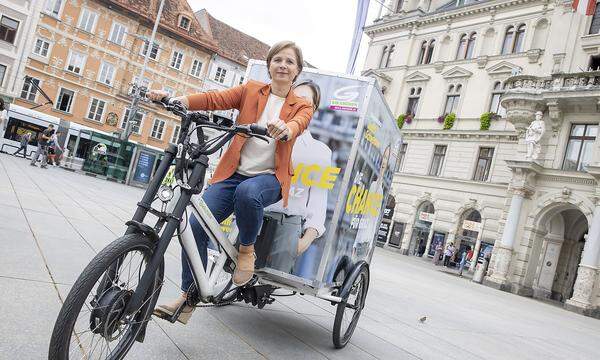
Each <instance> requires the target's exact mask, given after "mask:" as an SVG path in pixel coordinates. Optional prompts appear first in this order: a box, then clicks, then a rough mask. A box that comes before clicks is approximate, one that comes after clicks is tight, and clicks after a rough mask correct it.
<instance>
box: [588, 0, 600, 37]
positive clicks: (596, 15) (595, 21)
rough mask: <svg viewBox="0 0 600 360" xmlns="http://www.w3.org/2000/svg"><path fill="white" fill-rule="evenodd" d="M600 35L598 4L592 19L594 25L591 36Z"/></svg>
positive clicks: (591, 27) (599, 6)
mask: <svg viewBox="0 0 600 360" xmlns="http://www.w3.org/2000/svg"><path fill="white" fill-rule="evenodd" d="M598 33H600V4H599V3H598V2H596V11H594V16H593V17H592V25H591V26H590V34H598Z"/></svg>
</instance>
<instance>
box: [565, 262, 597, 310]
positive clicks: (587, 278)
mask: <svg viewBox="0 0 600 360" xmlns="http://www.w3.org/2000/svg"><path fill="white" fill-rule="evenodd" d="M597 271H598V270H596V269H593V268H591V267H588V266H585V265H579V269H578V270H577V281H576V282H575V286H574V288H573V297H572V298H571V299H569V300H568V301H567V302H568V303H570V304H572V305H575V306H578V307H583V308H588V307H590V304H591V301H592V290H593V289H594V282H595V281H596V272H597Z"/></svg>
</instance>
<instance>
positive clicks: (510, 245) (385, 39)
mask: <svg viewBox="0 0 600 360" xmlns="http://www.w3.org/2000/svg"><path fill="white" fill-rule="evenodd" d="M386 5H387V7H388V8H390V9H391V11H390V12H389V13H388V14H386V15H384V16H383V17H382V18H381V19H378V20H376V22H375V23H374V24H373V25H370V26H368V27H367V28H366V29H365V31H366V33H367V34H368V35H369V36H370V38H371V41H370V46H369V52H368V56H367V60H366V65H365V71H364V73H365V74H368V75H371V76H374V77H376V78H378V79H379V82H380V84H381V85H382V87H383V88H384V89H385V95H386V99H387V100H388V103H389V104H390V107H391V110H392V111H393V112H394V113H395V114H397V115H402V116H399V120H400V122H401V123H402V133H403V136H404V142H405V145H403V147H402V151H401V158H402V163H401V165H400V168H399V172H398V173H397V176H396V177H395V184H394V191H393V193H394V197H395V203H396V206H395V211H394V219H393V229H392V231H391V233H390V236H389V238H388V240H387V242H386V244H385V246H387V247H390V248H396V249H398V251H401V252H402V253H404V254H410V255H412V254H421V253H425V254H426V255H427V254H428V255H430V256H431V255H433V253H434V249H435V247H436V246H437V245H438V244H444V245H446V244H448V243H449V242H453V243H455V244H457V245H458V247H459V248H460V249H465V248H466V246H470V247H472V248H475V250H476V253H478V254H479V259H481V260H482V258H483V257H484V256H485V254H487V253H491V263H490V267H489V270H488V273H487V276H486V278H485V283H486V284H487V285H490V286H494V287H497V288H500V289H503V290H506V291H511V292H514V293H518V294H521V295H525V296H533V297H537V298H545V299H554V300H556V301H560V302H563V303H564V304H565V306H566V307H567V308H570V309H572V310H577V311H580V312H583V313H585V314H587V315H592V316H600V274H599V272H600V270H599V268H600V201H599V200H598V199H599V198H600V185H599V184H600V140H598V136H597V133H598V123H599V120H598V115H597V113H598V110H599V107H600V101H599V99H600V72H597V71H595V70H598V69H599V68H600V52H599V49H600V35H599V34H598V30H599V27H600V14H598V13H597V14H596V15H594V16H588V17H585V16H583V15H580V14H577V13H574V12H573V11H572V8H571V1H562V0H558V1H547V0H518V1H512V0H490V1H468V0H467V1H463V0H458V1H452V2H446V1H435V0H434V1H428V0H420V1H417V0H411V1H388V2H387V3H386ZM536 111H542V112H543V118H542V119H543V121H544V128H545V132H544V133H543V136H542V137H541V139H540V140H539V141H537V142H534V141H526V140H528V139H532V138H533V137H532V136H531V135H530V134H531V132H532V131H531V130H530V132H529V133H528V132H527V129H528V128H529V127H530V126H531V123H532V122H533V121H534V117H535V113H536ZM534 125H535V124H534ZM527 134H529V135H527ZM528 142H529V143H530V144H529V145H528V144H527V143H528ZM528 146H529V147H536V148H537V147H539V155H537V156H536V154H534V156H527V155H528ZM529 152H530V153H531V150H529ZM474 267H475V262H473V263H472V264H471V268H474Z"/></svg>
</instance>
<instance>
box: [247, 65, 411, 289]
mask: <svg viewBox="0 0 600 360" xmlns="http://www.w3.org/2000/svg"><path fill="white" fill-rule="evenodd" d="M248 78H249V79H252V80H257V81H261V82H265V83H268V82H270V79H269V78H268V73H267V69H266V65H265V64H264V62H255V61H251V62H250V64H249V68H248ZM307 80H310V81H311V82H312V83H314V84H315V85H316V86H318V88H319V89H320V93H321V101H320V104H319V106H318V109H317V111H316V112H315V114H314V116H313V118H312V120H311V123H310V125H309V127H308V129H307V130H305V132H304V133H303V134H302V135H300V136H299V137H298V138H297V139H296V142H295V144H294V149H293V152H292V165H293V169H294V175H293V177H292V186H291V189H290V194H289V203H288V207H287V208H283V205H282V203H281V202H280V203H277V204H274V205H272V206H270V207H268V208H267V209H265V210H266V215H267V216H272V217H274V218H275V219H276V221H277V229H276V230H275V231H274V232H275V234H270V235H271V236H270V238H272V239H273V243H272V245H271V250H270V253H269V256H267V260H266V265H265V266H266V269H268V270H272V271H274V272H279V273H283V274H288V275H290V277H292V278H297V279H302V280H305V281H304V282H306V283H312V284H314V285H317V284H321V283H331V282H332V281H333V278H334V275H335V274H336V273H339V269H342V268H344V269H347V268H350V267H351V266H352V265H353V264H354V263H356V262H357V261H360V260H367V261H368V260H369V259H370V256H371V255H370V254H371V252H372V245H373V243H374V239H375V237H376V236H377V229H378V227H379V222H380V215H381V214H382V212H383V207H384V203H385V202H384V199H385V197H386V196H387V191H388V189H389V187H390V184H391V176H392V173H393V171H392V170H393V169H391V168H393V167H394V166H390V164H395V163H396V158H397V153H398V151H397V149H393V147H394V146H395V145H393V144H392V143H393V138H394V135H395V137H396V140H399V136H398V130H397V128H393V127H395V123H394V121H393V117H392V115H391V113H389V110H388V109H387V106H386V105H385V104H384V103H383V99H382V97H381V93H376V96H371V97H370V98H371V99H372V101H371V102H368V103H367V102H366V100H367V93H368V92H369V90H370V89H374V88H373V87H372V85H371V80H369V79H365V78H357V77H349V76H339V75H335V74H326V73H321V72H317V71H316V70H312V69H304V71H303V72H302V73H301V74H300V76H299V78H298V79H297V81H296V83H302V82H304V81H307ZM376 99H378V100H376ZM365 106H367V108H366V109H365V108H364V107H365ZM361 114H366V117H365V119H364V120H365V121H364V124H362V125H361V121H360V120H361V118H360V116H361ZM384 120H389V121H384ZM355 135H356V138H355ZM355 139H356V140H355ZM353 153H354V154H355V156H354V159H353V158H352V156H351V155H352V154H353ZM353 164H354V166H352V165H353ZM381 170H383V173H384V176H379V175H378V174H379V172H380V171H381ZM336 218H338V219H339V220H336ZM310 228H312V229H314V230H316V231H317V233H318V236H317V238H316V239H315V240H314V241H312V242H310V243H307V242H306V240H307V239H310V237H307V236H306V235H307V230H308V229H310ZM300 248H302V250H303V251H302V252H301V253H299V249H300Z"/></svg>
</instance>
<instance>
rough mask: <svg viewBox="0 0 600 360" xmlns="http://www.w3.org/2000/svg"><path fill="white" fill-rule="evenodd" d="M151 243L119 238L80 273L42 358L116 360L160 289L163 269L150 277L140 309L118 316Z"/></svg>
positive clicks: (136, 236)
mask: <svg viewBox="0 0 600 360" xmlns="http://www.w3.org/2000/svg"><path fill="white" fill-rule="evenodd" d="M153 250H154V243H153V242H152V241H151V240H150V239H148V238H147V237H146V236H144V235H141V234H131V235H125V236H123V237H121V238H119V239H117V240H115V241H114V242H112V243H111V244H109V245H108V246H107V247H106V248H104V249H103V250H102V251H100V252H99V253H98V254H97V255H96V256H95V257H94V258H93V259H92V261H91V262H90V263H89V264H88V266H87V267H86V268H85V269H84V270H83V272H82V273H81V275H80V276H79V278H78V279H77V281H75V284H73V287H72V288H71V291H70V292H69V295H68V296H67V298H66V299H65V302H64V304H63V306H62V308H61V310H60V312H59V314H58V318H57V320H56V323H55V325H54V330H53V332H52V338H51V340H50V348H49V353H48V359H51V360H68V359H122V358H123V357H125V355H126V354H127V352H128V351H129V350H130V349H131V346H132V345H133V343H134V342H135V340H136V337H137V336H138V334H139V333H140V331H141V330H142V329H143V328H144V325H145V323H146V322H147V321H149V320H150V316H151V314H152V309H153V308H154V305H155V304H156V300H157V299H158V295H159V293H160V289H161V286H162V279H163V270H164V265H161V266H160V268H159V269H158V271H157V273H156V274H155V277H154V281H153V283H152V286H150V288H149V290H148V292H147V294H146V297H145V298H144V302H143V303H142V306H141V307H140V308H139V309H137V310H136V311H135V312H134V313H133V314H131V315H129V316H124V310H125V309H126V307H127V305H128V302H129V300H130V298H131V296H132V294H133V293H134V292H135V290H136V288H137V285H138V284H139V281H140V280H141V278H142V275H143V273H144V270H145V268H146V266H147V264H148V262H149V261H150V258H151V257H152V253H153Z"/></svg>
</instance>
